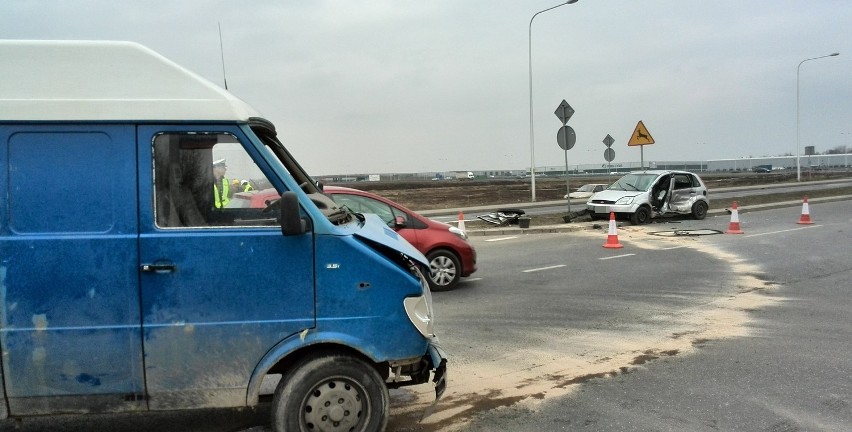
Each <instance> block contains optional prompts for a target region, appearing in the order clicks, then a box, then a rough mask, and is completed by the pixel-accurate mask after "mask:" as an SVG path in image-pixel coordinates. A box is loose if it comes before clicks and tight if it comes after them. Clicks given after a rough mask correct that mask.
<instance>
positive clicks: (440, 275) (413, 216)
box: [229, 186, 476, 291]
mask: <svg viewBox="0 0 852 432" xmlns="http://www.w3.org/2000/svg"><path fill="white" fill-rule="evenodd" d="M323 192H324V193H325V194H326V195H328V196H329V197H331V199H332V200H334V202H336V203H337V204H338V205H341V206H343V205H345V206H346V207H348V208H349V209H350V210H352V211H353V212H355V213H374V214H376V215H378V216H379V217H380V218H381V219H382V220H384V221H385V222H386V223H387V224H388V226H389V227H391V228H393V229H394V230H395V231H396V232H398V233H399V235H400V236H402V237H403V238H404V239H406V240H407V241H408V242H409V243H411V244H412V246H414V247H415V248H417V250H419V251H420V252H421V253H423V255H425V256H426V258H427V259H428V260H429V287H430V288H431V289H432V291H446V290H450V289H452V288H453V287H455V286H456V284H458V282H459V280H460V279H461V278H463V277H468V276H470V275H471V274H473V272H475V271H476V249H474V247H473V245H472V244H470V242H469V241H468V240H467V234H465V233H464V231H462V230H460V229H458V228H457V227H454V226H451V225H447V224H445V223H442V222H437V221H433V220H431V219H428V218H425V217H423V216H420V215H419V214H417V213H415V212H413V211H411V210H409V209H407V208H405V207H403V206H401V205H399V204H397V203H395V202H393V201H391V200H389V199H387V198H384V197H382V196H379V195H376V194H372V193H370V192H364V191H360V190H357V189H350V188H346V187H339V186H325V187H323ZM276 198H278V193H277V192H276V191H275V189H264V190H261V191H255V192H240V193H237V194H235V195H234V198H233V199H232V200H231V204H229V207H260V208H263V207H265V206H267V205H268V204H269V202H270V201H271V200H274V199H276Z"/></svg>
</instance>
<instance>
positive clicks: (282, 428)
mask: <svg viewBox="0 0 852 432" xmlns="http://www.w3.org/2000/svg"><path fill="white" fill-rule="evenodd" d="M388 413H389V397H388V389H387V386H386V385H385V383H384V380H383V379H382V377H381V376H380V375H379V372H378V371H377V370H376V369H375V368H374V367H372V366H371V365H369V364H368V363H366V362H365V361H363V360H361V359H359V358H356V357H352V356H347V355H339V354H330V355H323V356H319V357H308V358H305V359H302V360H301V361H299V362H298V363H296V365H295V366H294V367H293V369H291V371H290V372H289V373H286V374H284V376H283V377H282V379H281V382H279V383H278V387H276V389H275V397H274V399H273V403H272V427H273V430H275V431H276V432H289V431H326V430H352V431H358V432H372V431H383V430H385V428H386V427H387V423H388Z"/></svg>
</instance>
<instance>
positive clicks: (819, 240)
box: [0, 201, 852, 432]
mask: <svg viewBox="0 0 852 432" xmlns="http://www.w3.org/2000/svg"><path fill="white" fill-rule="evenodd" d="M799 213H800V209H799V208H785V209H777V210H768V211H760V212H751V213H748V214H746V215H742V216H741V226H742V229H743V231H745V234H742V235H726V234H717V235H708V236H696V237H689V236H674V235H673V233H674V231H676V230H677V231H688V230H690V229H716V230H724V229H725V226H726V225H727V223H728V219H727V215H724V216H718V217H708V218H707V219H705V220H703V221H692V220H688V219H683V220H666V221H664V222H663V223H655V224H651V225H647V226H642V227H630V226H626V227H624V228H622V229H619V232H618V234H619V238H620V240H621V242H622V243H623V244H624V248H623V249H605V248H603V247H602V245H603V243H604V242H605V239H606V233H605V232H601V231H588V232H578V233H561V234H534V235H521V236H505V237H476V238H474V243H475V244H476V246H477V248H478V251H479V265H480V270H479V272H477V273H476V274H475V275H474V277H472V278H470V279H469V280H466V281H464V282H463V283H462V284H460V286H459V287H458V288H457V289H456V290H454V291H450V292H444V293H435V295H434V298H435V303H436V310H437V314H438V316H437V325H438V331H439V333H440V335H441V339H442V344H443V345H444V347H445V348H446V349H447V352H448V353H449V355H450V365H449V386H448V390H447V394H446V395H445V397H444V399H443V400H442V401H440V403H439V404H438V405H437V407H436V410H435V412H434V414H433V415H432V416H430V417H428V418H427V419H426V420H425V421H424V422H422V423H419V422H418V419H419V416H420V414H421V412H422V411H423V409H424V408H425V407H426V406H428V403H429V402H430V389H429V388H428V386H419V387H417V388H409V389H403V390H397V391H394V392H392V417H391V421H390V424H389V427H388V430H389V431H457V430H464V431H493V430H503V431H559V430H571V431H573V430H591V431H613V430H643V431H645V430H651V431H653V430H659V431H675V430H678V431H681V430H695V431H704V430H707V431H716V430H749V431H751V430H754V431H774V432H782V431H799V430H829V431H834V430H837V431H840V430H849V429H850V428H849V425H852V373H850V372H849V371H852V356H850V353H852V320H850V319H849V310H850V306H852V301H851V300H850V297H849V294H850V292H849V287H850V286H852V280H850V279H852V260H850V258H849V251H850V247H849V245H850V240H852V239H850V230H852V217H850V215H852V201H841V202H834V203H822V204H819V205H812V206H811V215H812V218H813V220H814V221H815V224H814V225H808V226H805V225H798V224H796V223H795V222H796V221H797V220H798V218H799V216H800V215H799ZM649 233H653V234H649ZM420 387H422V388H420ZM268 419H269V417H268V409H267V408H266V407H262V408H260V409H259V410H257V411H254V410H238V411H234V410H204V411H194V412H189V413H158V414H154V415H130V414H122V415H99V416H88V417H85V416H70V417H60V418H49V419H28V420H25V421H24V422H23V424H22V425H21V428H20V429H17V430H20V431H24V432H36V431H54V430H63V431H70V432H75V431H93V430H110V431H116V432H140V431H151V430H159V431H199V432H232V431H251V432H266V431H268V430H269V429H268ZM14 426H15V425H14V423H13V422H11V421H8V422H5V423H3V424H2V426H0V431H11V430H16V429H15V428H14Z"/></svg>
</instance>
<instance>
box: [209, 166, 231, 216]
mask: <svg viewBox="0 0 852 432" xmlns="http://www.w3.org/2000/svg"><path fill="white" fill-rule="evenodd" d="M227 169H228V166H227V164H225V159H219V160H216V161H215V162H213V205H214V206H215V207H216V208H217V209H220V208H225V207H227V205H228V203H229V202H230V201H231V187H230V184H229V182H228V179H226V178H225V171H226V170H227Z"/></svg>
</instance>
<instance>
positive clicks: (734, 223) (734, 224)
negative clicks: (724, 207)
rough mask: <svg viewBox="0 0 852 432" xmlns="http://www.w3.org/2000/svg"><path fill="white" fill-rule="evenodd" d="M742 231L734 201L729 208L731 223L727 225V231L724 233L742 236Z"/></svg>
mask: <svg viewBox="0 0 852 432" xmlns="http://www.w3.org/2000/svg"><path fill="white" fill-rule="evenodd" d="M742 233H743V230H741V229H740V213H739V212H738V211H737V202H736V201H734V205H733V206H731V223H730V224H729V225H728V230H727V231H725V234H742Z"/></svg>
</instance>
